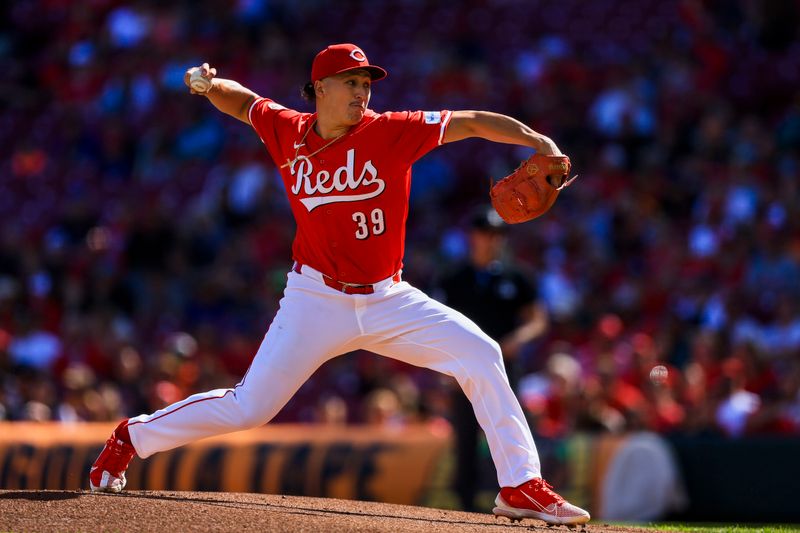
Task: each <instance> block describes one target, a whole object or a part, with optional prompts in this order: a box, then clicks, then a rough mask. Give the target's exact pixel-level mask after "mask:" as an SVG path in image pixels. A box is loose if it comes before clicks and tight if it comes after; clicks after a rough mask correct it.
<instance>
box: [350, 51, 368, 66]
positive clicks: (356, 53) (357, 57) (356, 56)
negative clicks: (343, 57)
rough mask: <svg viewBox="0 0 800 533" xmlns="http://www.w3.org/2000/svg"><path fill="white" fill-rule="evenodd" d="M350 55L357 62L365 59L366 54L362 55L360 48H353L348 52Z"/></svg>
mask: <svg viewBox="0 0 800 533" xmlns="http://www.w3.org/2000/svg"><path fill="white" fill-rule="evenodd" d="M350 57H352V58H353V59H355V60H356V61H358V62H359V63H361V62H362V61H366V60H367V56H365V55H364V52H362V51H361V49H360V48H355V49H353V51H352V52H350Z"/></svg>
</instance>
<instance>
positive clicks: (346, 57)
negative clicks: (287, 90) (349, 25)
mask: <svg viewBox="0 0 800 533" xmlns="http://www.w3.org/2000/svg"><path fill="white" fill-rule="evenodd" d="M357 68H360V69H364V70H366V71H367V72H369V75H370V77H371V78H372V81H378V80H382V79H383V78H385V77H386V74H387V72H386V71H385V70H384V69H382V68H381V67H379V66H377V65H370V64H369V60H367V55H366V54H365V53H364V52H363V51H362V50H361V48H359V47H358V46H356V45H354V44H350V43H343V44H332V45H330V46H329V47H327V48H326V49H325V50H323V51H322V52H320V53H318V54H317V57H315V58H314V63H313V64H312V65H311V81H317V80H321V79H322V78H327V77H328V76H333V75H335V74H341V73H342V72H347V71H348V70H355V69H357Z"/></svg>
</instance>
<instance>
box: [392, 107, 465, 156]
mask: <svg viewBox="0 0 800 533" xmlns="http://www.w3.org/2000/svg"><path fill="white" fill-rule="evenodd" d="M451 116H452V112H451V111H403V112H399V113H391V116H390V120H391V121H392V123H393V124H394V125H395V126H396V127H397V128H398V132H397V133H398V137H397V139H396V141H395V143H394V146H393V147H392V149H393V150H398V151H399V152H400V154H402V156H403V157H404V158H407V159H408V160H409V161H411V162H412V163H413V162H414V161H416V160H418V159H419V158H421V157H422V156H423V155H425V154H427V153H428V152H430V151H431V150H433V149H434V148H436V147H437V146H439V145H440V144H442V142H443V141H444V134H445V131H447V125H448V124H449V123H450V117H451Z"/></svg>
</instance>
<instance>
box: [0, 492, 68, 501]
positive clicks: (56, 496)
mask: <svg viewBox="0 0 800 533" xmlns="http://www.w3.org/2000/svg"><path fill="white" fill-rule="evenodd" d="M80 497H81V493H80V492H75V491H70V492H67V491H23V492H7V493H5V494H0V500H30V501H33V502H53V501H58V500H74V499H75V498H80Z"/></svg>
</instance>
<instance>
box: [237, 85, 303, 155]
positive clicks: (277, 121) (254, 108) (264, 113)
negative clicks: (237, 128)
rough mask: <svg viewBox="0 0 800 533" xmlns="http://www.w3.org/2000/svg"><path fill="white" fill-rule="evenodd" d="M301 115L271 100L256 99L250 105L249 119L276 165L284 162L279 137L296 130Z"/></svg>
mask: <svg viewBox="0 0 800 533" xmlns="http://www.w3.org/2000/svg"><path fill="white" fill-rule="evenodd" d="M301 114H302V113H299V112H298V111H295V110H293V109H289V108H287V107H284V106H282V105H281V104H279V103H277V102H275V101H274V100H270V99H269V98H256V99H255V101H254V102H253V103H252V104H251V105H250V109H249V110H248V111H247V119H248V120H249V121H250V125H251V126H252V127H253V129H254V130H255V131H256V133H257V134H258V137H259V138H260V139H261V142H263V143H264V145H265V146H266V147H267V150H268V151H269V154H270V156H271V157H272V160H273V161H275V162H276V163H277V162H278V161H282V160H283V158H282V157H281V154H280V145H279V143H278V139H279V137H280V136H281V135H282V134H285V133H286V132H287V131H289V130H294V129H296V125H297V121H298V120H299V117H300V115H301Z"/></svg>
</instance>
